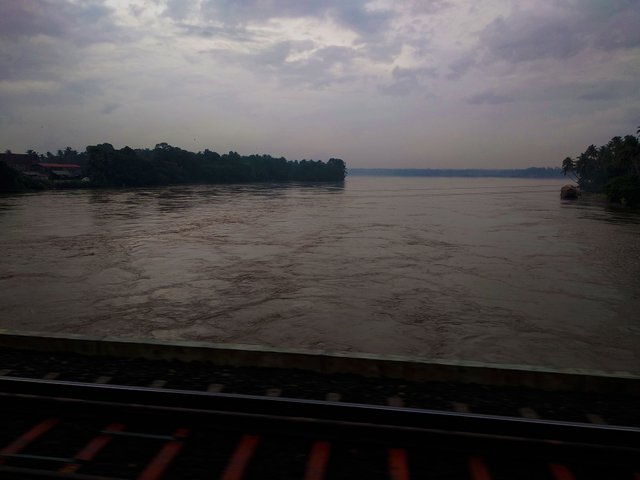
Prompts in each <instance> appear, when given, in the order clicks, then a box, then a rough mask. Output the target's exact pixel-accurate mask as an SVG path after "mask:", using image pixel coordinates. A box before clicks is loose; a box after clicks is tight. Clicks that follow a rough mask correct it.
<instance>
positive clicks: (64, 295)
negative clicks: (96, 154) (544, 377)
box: [0, 177, 640, 374]
mask: <svg viewBox="0 0 640 480" xmlns="http://www.w3.org/2000/svg"><path fill="white" fill-rule="evenodd" d="M562 183H565V182H563V181H561V180H548V179H547V180H529V179H496V178H480V179H468V178H398V177H349V178H348V179H347V180H346V181H345V182H344V183H341V184H314V185H299V184H298V185H296V184H289V185H266V184H259V185H224V186H219V185H214V186H176V187H167V188H156V189H136V190H87V191H79V190H76V191H48V192H41V193H33V194H21V195H4V196H0V250H1V252H2V254H1V259H0V265H1V268H0V328H4V329H12V330H25V331H37V332H56V333H74V334H81V335H90V336H111V337H127V338H152V339H159V340H199V341H207V342H216V343H236V344H237V343H240V344H251V345H262V346H271V347H287V348H303V349H320V350H328V351H341V352H345V351H348V352H366V353H375V354H398V355H408V356H414V357H421V358H434V359H448V360H449V359H455V360H466V361H480V362H493V363H507V364H525V365H532V366H543V367H559V368H584V369H596V370H605V371H626V372H632V373H636V374H638V373H640V214H638V213H631V212H626V211H624V210H621V209H610V208H608V207H607V206H606V205H604V204H603V203H600V202H598V201H597V200H589V199H587V198H584V197H583V198H582V199H580V200H578V201H575V202H571V201H561V200H560V198H559V190H560V186H561V184H562Z"/></svg>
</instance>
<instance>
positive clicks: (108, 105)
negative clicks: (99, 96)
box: [100, 102, 120, 115]
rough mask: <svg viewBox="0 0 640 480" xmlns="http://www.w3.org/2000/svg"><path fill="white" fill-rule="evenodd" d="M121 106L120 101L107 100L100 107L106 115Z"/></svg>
mask: <svg viewBox="0 0 640 480" xmlns="http://www.w3.org/2000/svg"><path fill="white" fill-rule="evenodd" d="M119 106H120V104H119V103H116V102H107V103H105V104H104V105H103V106H102V108H101V109H100V113H102V114H104V115H109V114H110V113H112V112H113V111H114V110H116V109H117V108H118V107H119Z"/></svg>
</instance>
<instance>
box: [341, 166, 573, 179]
mask: <svg viewBox="0 0 640 480" xmlns="http://www.w3.org/2000/svg"><path fill="white" fill-rule="evenodd" d="M349 175H351V176H376V177H504V178H562V177H563V173H562V169H560V168H551V167H529V168H520V169H480V168H465V169H450V168H443V169H440V168H350V169H349Z"/></svg>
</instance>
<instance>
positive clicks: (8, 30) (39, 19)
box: [0, 0, 121, 45]
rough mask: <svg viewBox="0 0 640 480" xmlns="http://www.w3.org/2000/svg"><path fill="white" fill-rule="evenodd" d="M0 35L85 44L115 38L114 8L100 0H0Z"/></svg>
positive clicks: (14, 38) (116, 37) (118, 31)
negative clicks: (48, 38)
mask: <svg viewBox="0 0 640 480" xmlns="http://www.w3.org/2000/svg"><path fill="white" fill-rule="evenodd" d="M0 12H1V13H2V14H1V15H0V37H3V38H8V39H12V40H16V39H20V38H24V37H27V38H36V37H38V36H45V37H52V38H57V39H64V40H66V41H69V42H73V43H76V44H79V45H86V44H91V43H96V42H103V41H109V42H112V41H115V40H117V39H118V36H119V34H120V33H121V32H120V29H119V28H118V27H117V25H116V23H115V22H114V20H113V10H112V9H111V8H109V7H107V6H105V5H104V4H103V3H102V2H99V1H91V0H87V1H83V2H79V3H72V2H70V1H68V0H56V1H53V0H20V1H15V0H0Z"/></svg>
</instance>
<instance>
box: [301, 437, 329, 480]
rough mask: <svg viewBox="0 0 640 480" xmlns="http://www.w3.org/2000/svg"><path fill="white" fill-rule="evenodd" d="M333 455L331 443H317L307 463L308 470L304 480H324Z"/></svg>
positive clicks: (312, 448)
mask: <svg viewBox="0 0 640 480" xmlns="http://www.w3.org/2000/svg"><path fill="white" fill-rule="evenodd" d="M330 454H331V444H330V443H329V442H316V443H314V444H313V447H311V454H310V455H309V460H308V461H307V469H306V471H305V473H304V480H324V476H325V474H326V472H327V464H328V463H329V455H330Z"/></svg>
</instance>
